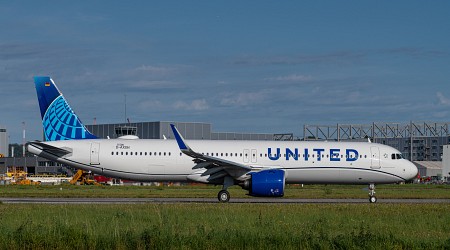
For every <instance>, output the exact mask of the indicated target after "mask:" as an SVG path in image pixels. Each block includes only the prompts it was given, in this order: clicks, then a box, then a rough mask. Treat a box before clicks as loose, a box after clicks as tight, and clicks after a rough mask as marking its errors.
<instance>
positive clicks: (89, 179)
mask: <svg viewBox="0 0 450 250" xmlns="http://www.w3.org/2000/svg"><path fill="white" fill-rule="evenodd" d="M78 183H79V185H97V186H100V184H98V183H97V182H96V181H95V180H94V176H93V175H92V174H91V173H89V172H86V171H84V170H81V169H79V170H78V171H77V172H76V173H75V175H74V176H73V177H72V180H70V184H78Z"/></svg>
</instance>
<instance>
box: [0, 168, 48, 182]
mask: <svg viewBox="0 0 450 250" xmlns="http://www.w3.org/2000/svg"><path fill="white" fill-rule="evenodd" d="M27 176H28V173H27V172H25V171H24V169H23V167H10V168H8V172H6V177H9V178H11V184H12V185H40V184H41V183H40V182H35V181H32V180H30V179H27Z"/></svg>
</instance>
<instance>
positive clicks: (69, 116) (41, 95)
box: [34, 76, 97, 141]
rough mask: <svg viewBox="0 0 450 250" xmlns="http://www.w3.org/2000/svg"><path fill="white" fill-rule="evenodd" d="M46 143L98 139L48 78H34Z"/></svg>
mask: <svg viewBox="0 0 450 250" xmlns="http://www.w3.org/2000/svg"><path fill="white" fill-rule="evenodd" d="M34 84H35V87H36V92H37V96H38V100H39V107H40V108H41V117H42V124H43V126H44V135H45V140H46V141H59V140H73V139H96V138H97V137H96V136H95V135H93V134H91V133H90V132H89V131H88V130H87V129H86V127H85V126H84V125H83V123H81V121H80V119H79V118H78V116H77V115H76V114H75V113H74V112H73V111H72V109H71V108H70V106H69V104H68V103H67V101H66V99H65V98H64V96H63V95H62V94H61V92H60V91H59V90H58V88H57V87H56V85H55V83H54V82H53V80H52V79H51V78H50V77H48V76H36V77H34Z"/></svg>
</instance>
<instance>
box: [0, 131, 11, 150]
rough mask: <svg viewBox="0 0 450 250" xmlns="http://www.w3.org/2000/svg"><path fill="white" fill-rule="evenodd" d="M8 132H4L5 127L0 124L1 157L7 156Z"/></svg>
mask: <svg viewBox="0 0 450 250" xmlns="http://www.w3.org/2000/svg"><path fill="white" fill-rule="evenodd" d="M8 144H9V142H8V133H7V132H6V128H5V127H3V126H0V155H1V156H3V157H8V156H9V153H8Z"/></svg>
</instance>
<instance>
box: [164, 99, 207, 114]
mask: <svg viewBox="0 0 450 250" xmlns="http://www.w3.org/2000/svg"><path fill="white" fill-rule="evenodd" d="M173 107H174V108H175V109H183V110H194V111H203V110H207V109H209V105H208V103H207V102H206V100H205V99H196V100H192V101H191V102H190V103H187V102H184V101H177V102H175V104H174V105H173Z"/></svg>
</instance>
